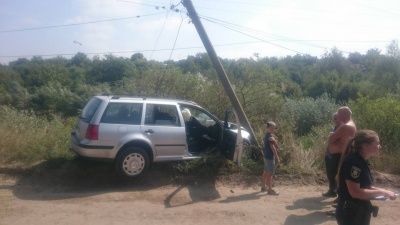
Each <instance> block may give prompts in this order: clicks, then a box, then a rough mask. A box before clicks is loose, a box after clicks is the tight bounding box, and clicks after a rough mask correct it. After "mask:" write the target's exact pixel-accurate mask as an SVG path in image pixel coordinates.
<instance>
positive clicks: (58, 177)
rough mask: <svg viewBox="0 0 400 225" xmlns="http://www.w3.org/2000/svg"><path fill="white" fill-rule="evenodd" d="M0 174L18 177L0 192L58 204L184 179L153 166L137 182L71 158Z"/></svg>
mask: <svg viewBox="0 0 400 225" xmlns="http://www.w3.org/2000/svg"><path fill="white" fill-rule="evenodd" d="M0 174H6V175H8V176H11V177H17V181H16V182H15V183H13V184H7V183H4V184H3V185H0V189H9V190H11V191H12V192H13V194H14V196H15V197H16V198H19V199H24V200H59V199H69V198H76V197H87V196H93V195H99V194H103V193H111V192H124V191H126V192H127V191H129V192H132V191H133V192H135V191H146V190H151V189H155V188H159V187H162V186H165V185H179V184H180V182H182V180H184V179H185V177H183V176H179V177H178V176H176V175H175V174H174V170H173V163H168V164H167V163H157V164H154V165H153V166H152V167H151V168H150V170H149V171H148V173H147V174H146V175H145V176H144V177H143V178H140V179H136V180H132V181H127V180H124V179H122V178H120V177H119V176H118V175H117V174H116V172H115V170H114V166H113V164H112V163H105V162H99V161H92V160H83V159H78V158H74V159H71V160H65V159H64V160H52V161H46V162H43V163H40V164H38V165H35V166H34V167H32V168H30V169H27V170H24V169H20V168H4V167H2V168H0Z"/></svg>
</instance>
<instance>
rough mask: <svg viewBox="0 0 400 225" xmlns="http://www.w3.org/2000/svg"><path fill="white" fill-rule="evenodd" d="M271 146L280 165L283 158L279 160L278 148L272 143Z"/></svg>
mask: <svg viewBox="0 0 400 225" xmlns="http://www.w3.org/2000/svg"><path fill="white" fill-rule="evenodd" d="M270 146H271V150H272V153H273V154H274V156H275V159H276V163H279V162H280V161H281V158H279V155H278V151H276V148H275V144H273V143H271V144H270Z"/></svg>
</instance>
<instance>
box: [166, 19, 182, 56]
mask: <svg viewBox="0 0 400 225" xmlns="http://www.w3.org/2000/svg"><path fill="white" fill-rule="evenodd" d="M182 23H183V17H182V19H181V24H180V25H179V29H178V33H177V34H176V38H175V42H174V46H173V47H172V50H171V54H170V55H169V58H168V60H170V59H171V57H172V53H173V52H174V49H175V45H176V41H177V40H178V36H179V32H180V30H181V27H182Z"/></svg>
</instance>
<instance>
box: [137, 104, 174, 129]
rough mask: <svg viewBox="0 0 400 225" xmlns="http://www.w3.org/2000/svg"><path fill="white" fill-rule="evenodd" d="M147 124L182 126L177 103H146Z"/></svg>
mask: <svg viewBox="0 0 400 225" xmlns="http://www.w3.org/2000/svg"><path fill="white" fill-rule="evenodd" d="M144 123H145V125H157V126H181V123H180V121H179V116H178V110H177V107H176V105H163V104H146V115H145V122H144Z"/></svg>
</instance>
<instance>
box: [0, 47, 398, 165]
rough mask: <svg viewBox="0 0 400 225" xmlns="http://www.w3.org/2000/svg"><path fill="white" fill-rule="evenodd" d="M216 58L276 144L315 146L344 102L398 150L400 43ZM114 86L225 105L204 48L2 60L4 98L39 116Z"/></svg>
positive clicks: (69, 112)
mask: <svg viewBox="0 0 400 225" xmlns="http://www.w3.org/2000/svg"><path fill="white" fill-rule="evenodd" d="M221 63H222V64H223V66H224V69H225V71H226V73H227V75H228V77H229V79H230V81H231V83H232V85H233V86H234V89H235V92H236V94H237V96H238V98H239V99H240V101H241V104H242V106H243V108H244V110H245V111H246V114H247V117H248V118H249V120H250V122H251V124H252V126H253V129H254V130H255V132H256V133H257V134H258V135H259V136H260V137H261V136H262V132H263V129H262V125H263V123H264V122H265V120H275V121H277V122H278V123H279V124H280V130H279V131H278V135H281V136H282V137H283V138H284V139H285V138H286V140H287V141H286V142H285V143H283V145H282V148H284V149H291V148H293V146H301V148H303V150H305V151H308V150H309V149H312V148H315V149H319V151H320V152H321V151H323V150H322V149H323V148H324V145H325V144H326V143H325V139H326V136H327V134H328V130H329V129H328V127H329V126H331V115H332V113H333V112H334V111H335V110H336V109H337V108H338V107H339V106H340V105H348V106H350V107H351V108H352V110H353V114H354V119H355V121H356V122H357V125H358V127H359V129H367V128H368V129H375V130H377V131H378V133H379V134H380V135H381V139H382V142H383V144H386V149H388V150H389V152H392V153H393V152H394V153H395V154H398V152H399V151H398V147H399V146H400V144H399V143H400V117H399V116H398V115H399V114H400V50H399V47H398V42H397V41H393V42H391V43H390V44H389V45H388V47H387V51H386V53H381V52H380V51H379V50H377V49H370V50H369V51H367V53H366V54H360V53H357V52H355V53H350V54H348V56H344V55H343V53H341V52H340V50H338V49H332V50H331V51H329V52H326V53H325V54H324V55H323V56H322V57H320V58H317V57H313V56H310V55H295V56H287V57H283V58H276V57H265V58H258V57H254V58H242V59H221ZM111 93H113V94H130V95H137V96H157V97H169V98H180V99H187V100H192V101H195V102H197V103H199V104H200V105H202V106H204V107H205V108H206V109H208V110H209V111H211V112H212V113H213V114H215V115H217V116H220V118H222V116H223V114H224V111H225V109H227V108H228V107H230V102H229V99H228V97H227V96H226V94H225V91H224V89H223V87H222V85H221V84H220V81H219V79H218V76H217V74H216V72H215V70H214V67H213V65H212V63H211V61H210V59H209V57H208V55H207V54H205V53H199V54H197V55H195V56H189V57H187V59H185V60H179V61H172V60H170V61H164V62H157V61H153V60H147V59H146V58H145V57H144V56H143V55H142V54H141V53H136V54H133V55H132V56H131V57H130V58H124V57H117V56H114V55H106V56H104V57H103V58H100V57H94V58H92V59H90V58H89V57H88V56H87V55H85V54H84V53H77V54H76V55H75V56H73V57H72V58H70V59H67V58H64V57H56V58H51V59H43V58H41V57H33V58H32V59H30V60H29V59H25V58H22V59H18V60H16V61H13V62H10V63H9V64H8V65H0V105H3V106H6V107H9V108H12V109H15V110H18V111H28V112H31V113H34V114H35V115H36V116H44V117H47V118H52V117H53V116H54V115H57V116H60V117H61V118H70V117H75V116H77V115H78V113H79V110H80V109H82V107H83V106H84V104H85V103H86V102H87V100H88V99H89V98H90V97H91V96H93V95H95V94H111ZM294 143H295V144H294ZM299 143H300V144H299ZM283 151H285V150H283ZM310 152H311V151H310ZM322 161H323V160H321V162H322ZM310 163H311V164H313V163H314V164H315V162H310ZM317 164H318V163H317ZM396 170H398V172H400V169H399V168H396Z"/></svg>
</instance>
